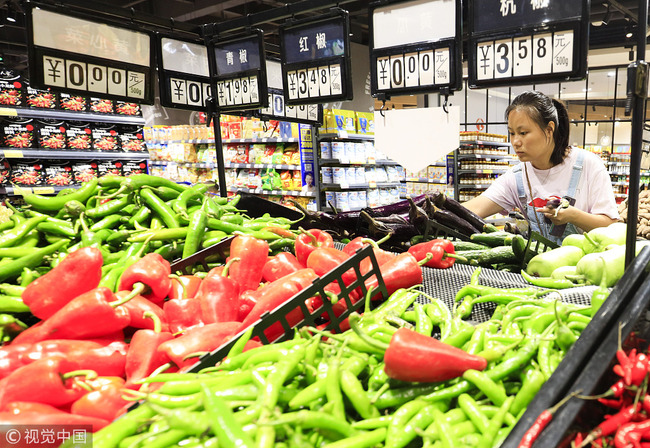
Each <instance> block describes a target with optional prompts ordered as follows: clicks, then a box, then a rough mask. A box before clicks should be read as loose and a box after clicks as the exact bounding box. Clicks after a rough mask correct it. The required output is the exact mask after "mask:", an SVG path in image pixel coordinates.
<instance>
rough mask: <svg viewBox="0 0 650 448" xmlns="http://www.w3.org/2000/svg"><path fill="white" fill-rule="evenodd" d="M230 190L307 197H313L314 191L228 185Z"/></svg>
mask: <svg viewBox="0 0 650 448" xmlns="http://www.w3.org/2000/svg"><path fill="white" fill-rule="evenodd" d="M229 190H230V191H232V192H233V193H237V192H243V193H250V194H263V195H281V196H305V197H309V198H313V197H315V194H314V193H306V192H302V191H292V190H263V189H261V188H241V187H230V188H229Z"/></svg>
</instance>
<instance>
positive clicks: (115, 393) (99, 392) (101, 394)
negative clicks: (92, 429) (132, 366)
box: [70, 330, 148, 422]
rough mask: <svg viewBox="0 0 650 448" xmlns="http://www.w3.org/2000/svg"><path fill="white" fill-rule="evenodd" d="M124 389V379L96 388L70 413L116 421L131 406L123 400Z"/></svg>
mask: <svg viewBox="0 0 650 448" xmlns="http://www.w3.org/2000/svg"><path fill="white" fill-rule="evenodd" d="M146 331H148V330H146ZM123 388H124V380H123V379H122V378H116V379H114V380H110V381H108V382H106V383H105V384H102V385H99V386H95V387H93V388H92V390H91V391H90V392H87V393H86V394H84V395H83V396H82V397H81V398H79V399H78V400H76V401H75V402H74V403H72V407H71V408H70V412H71V413H72V414H75V415H85V416H88V417H95V418H100V419H104V420H108V421H109V422H111V421H113V420H115V418H116V417H117V416H118V415H119V413H120V412H121V410H122V408H124V406H125V405H128V404H130V403H129V402H128V401H126V400H124V399H123V398H122V389H123Z"/></svg>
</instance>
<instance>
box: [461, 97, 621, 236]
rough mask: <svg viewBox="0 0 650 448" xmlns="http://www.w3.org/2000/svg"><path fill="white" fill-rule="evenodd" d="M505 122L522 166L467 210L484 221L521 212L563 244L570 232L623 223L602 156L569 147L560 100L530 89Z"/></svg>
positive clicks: (518, 99) (532, 224) (537, 228)
mask: <svg viewBox="0 0 650 448" xmlns="http://www.w3.org/2000/svg"><path fill="white" fill-rule="evenodd" d="M506 119H507V120H508V133H509V135H510V143H511V144H512V148H513V149H514V151H515V153H516V154H517V157H519V160H520V161H521V163H519V164H518V165H517V166H515V167H513V168H512V169H511V170H509V171H508V172H507V173H505V174H503V175H502V176H500V177H499V178H498V179H497V180H496V181H495V182H494V183H493V184H492V185H491V186H490V188H488V189H487V190H486V191H485V192H484V193H482V194H481V195H480V196H478V197H476V198H474V199H472V200H470V201H468V202H465V203H464V204H463V205H465V207H467V208H468V209H470V210H471V211H473V212H474V213H476V214H477V215H479V216H481V217H483V218H485V217H487V216H490V215H493V214H495V213H499V212H501V211H503V210H508V211H509V210H512V209H514V208H519V209H520V210H521V211H522V213H523V214H524V216H525V217H526V219H527V220H528V223H529V226H530V229H531V230H533V231H536V232H539V233H541V234H542V235H543V236H545V237H547V238H548V239H550V240H551V241H555V242H557V243H558V244H560V243H561V242H562V240H563V239H564V237H565V236H567V235H569V234H571V233H581V232H587V231H589V230H591V229H594V228H596V227H605V226H608V225H609V224H612V223H614V222H616V221H618V217H619V215H618V210H617V206H616V200H615V198H614V192H613V190H612V184H611V181H610V178H609V174H608V173H607V170H606V169H605V166H604V164H603V162H602V161H601V159H600V157H598V156H597V155H595V154H593V153H591V152H589V151H585V150H584V149H580V148H572V147H569V145H568V142H569V115H568V113H567V110H566V108H565V107H564V105H563V104H562V103H561V102H559V101H557V100H552V99H551V98H549V97H547V96H546V95H544V94H543V93H541V92H537V91H527V92H524V93H522V94H520V95H519V96H517V97H516V98H515V99H514V101H513V102H512V104H510V106H508V108H507V109H506ZM552 196H556V197H560V198H563V199H564V200H563V201H562V206H560V207H558V208H553V207H551V206H546V200H547V199H549V198H550V197H552ZM569 204H570V205H569Z"/></svg>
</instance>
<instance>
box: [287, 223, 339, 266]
mask: <svg viewBox="0 0 650 448" xmlns="http://www.w3.org/2000/svg"><path fill="white" fill-rule="evenodd" d="M300 232H301V233H300V235H298V237H297V238H296V243H295V252H296V258H297V259H298V263H300V264H301V265H302V266H307V258H309V254H311V253H312V252H313V251H314V250H316V249H318V248H319V247H334V239H333V238H332V235H330V234H329V233H327V232H325V231H324V230H319V229H311V230H305V229H302V228H301V229H300Z"/></svg>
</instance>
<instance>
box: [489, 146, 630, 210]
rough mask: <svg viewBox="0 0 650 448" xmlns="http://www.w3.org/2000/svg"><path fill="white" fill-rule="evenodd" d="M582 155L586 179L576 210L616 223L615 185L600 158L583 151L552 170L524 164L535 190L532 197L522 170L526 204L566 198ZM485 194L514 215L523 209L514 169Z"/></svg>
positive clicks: (580, 185) (582, 180)
mask: <svg viewBox="0 0 650 448" xmlns="http://www.w3.org/2000/svg"><path fill="white" fill-rule="evenodd" d="M578 151H582V152H584V153H585V156H584V161H583V169H582V176H581V178H580V182H579V183H578V187H577V190H576V194H575V199H576V202H575V205H574V206H575V207H576V208H578V209H580V210H583V211H585V212H588V213H591V214H595V215H607V216H609V217H610V218H612V219H618V218H619V215H618V207H617V206H616V199H615V197H614V191H613V190H612V183H611V180H610V178H609V174H608V173H607V169H606V168H605V165H604V164H603V162H602V160H601V158H600V157H598V156H597V155H596V154H594V153H591V152H589V151H586V150H584V149H580V148H571V151H570V153H569V155H568V156H567V157H566V158H565V159H564V160H563V161H562V163H561V164H559V165H556V166H554V167H552V168H551V169H548V170H538V169H536V168H533V166H532V164H531V163H530V162H523V163H525V164H526V167H527V168H528V176H529V178H530V185H531V187H532V189H533V194H532V195H531V193H530V191H529V188H528V182H527V181H526V170H525V169H524V167H523V166H522V167H521V170H522V180H523V184H524V190H525V192H526V199H527V201H526V202H527V203H529V204H530V202H531V198H542V199H545V198H548V197H549V196H553V195H555V196H559V197H563V196H566V195H567V192H568V189H569V181H570V180H571V174H572V172H573V166H574V165H575V163H576V160H577V159H578ZM483 194H484V195H485V196H486V197H488V198H489V199H491V200H492V201H494V202H496V203H497V204H499V205H500V206H501V207H503V208H504V209H505V210H508V211H510V210H513V209H514V208H521V205H520V202H519V196H518V194H517V181H516V179H515V173H514V172H513V170H512V169H510V170H509V171H507V172H506V173H505V174H503V175H501V176H499V177H498V178H497V179H496V181H495V182H494V183H493V184H492V185H490V187H489V188H488V189H487V190H486V191H485V193H483Z"/></svg>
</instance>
